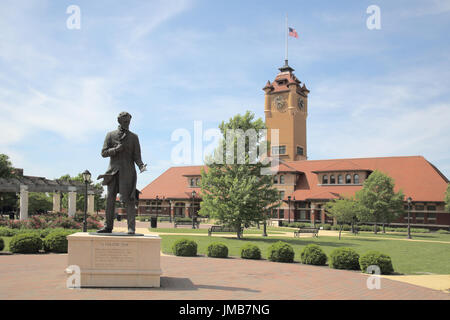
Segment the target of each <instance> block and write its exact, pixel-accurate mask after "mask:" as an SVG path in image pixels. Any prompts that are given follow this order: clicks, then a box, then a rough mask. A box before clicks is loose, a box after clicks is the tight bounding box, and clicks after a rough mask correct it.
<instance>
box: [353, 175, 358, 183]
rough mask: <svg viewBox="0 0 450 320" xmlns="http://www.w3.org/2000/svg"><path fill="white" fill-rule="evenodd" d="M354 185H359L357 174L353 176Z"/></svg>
mask: <svg viewBox="0 0 450 320" xmlns="http://www.w3.org/2000/svg"><path fill="white" fill-rule="evenodd" d="M353 183H354V184H359V175H357V174H355V175H354V176H353Z"/></svg>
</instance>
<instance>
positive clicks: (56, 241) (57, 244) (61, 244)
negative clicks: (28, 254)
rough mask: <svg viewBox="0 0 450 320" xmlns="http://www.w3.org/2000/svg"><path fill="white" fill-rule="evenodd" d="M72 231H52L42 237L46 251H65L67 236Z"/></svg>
mask: <svg viewBox="0 0 450 320" xmlns="http://www.w3.org/2000/svg"><path fill="white" fill-rule="evenodd" d="M72 233H74V232H73V231H54V232H51V233H49V234H48V235H47V236H46V237H45V238H44V241H43V243H44V250H45V251H46V252H56V253H67V245H68V242H67V236H68V235H70V234H72Z"/></svg>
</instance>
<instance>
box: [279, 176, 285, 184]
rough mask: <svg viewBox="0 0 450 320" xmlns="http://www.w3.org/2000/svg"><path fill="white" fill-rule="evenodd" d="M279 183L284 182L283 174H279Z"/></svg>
mask: <svg viewBox="0 0 450 320" xmlns="http://www.w3.org/2000/svg"><path fill="white" fill-rule="evenodd" d="M280 184H284V176H283V175H281V176H280Z"/></svg>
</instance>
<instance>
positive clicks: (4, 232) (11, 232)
mask: <svg viewBox="0 0 450 320" xmlns="http://www.w3.org/2000/svg"><path fill="white" fill-rule="evenodd" d="M18 230H20V229H11V228H8V227H0V237H12V236H15V235H16V234H17V231H18Z"/></svg>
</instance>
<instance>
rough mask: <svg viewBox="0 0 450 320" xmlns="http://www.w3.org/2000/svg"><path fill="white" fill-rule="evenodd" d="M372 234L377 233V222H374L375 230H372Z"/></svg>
mask: <svg viewBox="0 0 450 320" xmlns="http://www.w3.org/2000/svg"><path fill="white" fill-rule="evenodd" d="M374 233H375V234H377V233H378V226H377V222H376V221H375V228H374Z"/></svg>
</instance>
